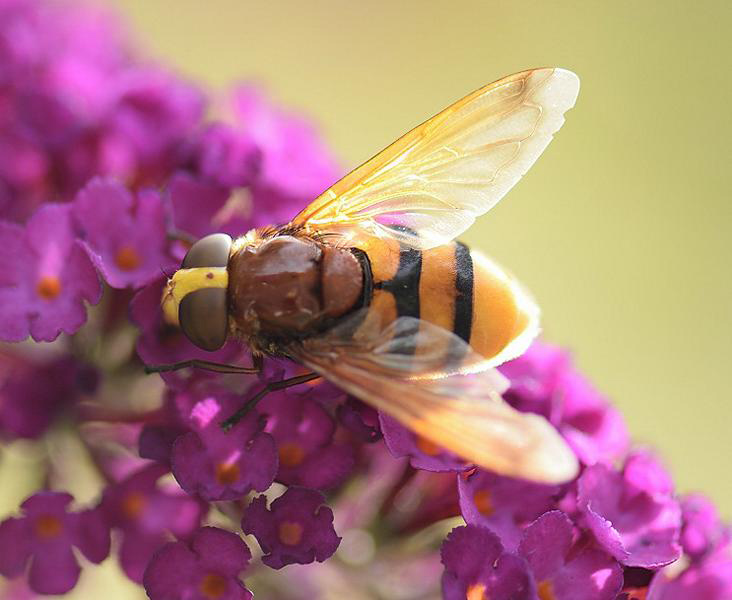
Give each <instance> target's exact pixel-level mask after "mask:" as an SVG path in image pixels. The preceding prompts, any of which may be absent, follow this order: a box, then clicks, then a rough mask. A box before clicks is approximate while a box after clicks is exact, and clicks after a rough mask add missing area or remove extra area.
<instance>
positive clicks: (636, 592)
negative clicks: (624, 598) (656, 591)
mask: <svg viewBox="0 0 732 600" xmlns="http://www.w3.org/2000/svg"><path fill="white" fill-rule="evenodd" d="M647 590H648V588H628V589H625V590H623V592H625V593H626V594H628V600H646V595H647V593H648V591H647Z"/></svg>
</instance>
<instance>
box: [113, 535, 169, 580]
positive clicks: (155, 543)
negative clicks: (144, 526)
mask: <svg viewBox="0 0 732 600" xmlns="http://www.w3.org/2000/svg"><path fill="white" fill-rule="evenodd" d="M165 540H166V536H164V535H163V534H161V533H159V534H154V533H153V534H145V533H137V532H134V533H127V534H126V535H125V537H124V539H123V541H122V546H121V547H120V549H119V563H120V565H121V566H122V570H123V571H124V572H125V575H127V577H129V578H130V579H132V581H135V582H137V583H142V578H143V575H144V573H145V569H146V568H147V565H148V563H149V562H150V559H151V558H152V557H153V555H154V554H155V552H157V551H158V550H159V549H160V547H161V546H162V545H163V544H165Z"/></svg>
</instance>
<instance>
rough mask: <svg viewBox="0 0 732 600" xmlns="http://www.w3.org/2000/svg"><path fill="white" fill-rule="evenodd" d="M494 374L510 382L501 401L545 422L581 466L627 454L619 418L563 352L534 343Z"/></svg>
mask: <svg viewBox="0 0 732 600" xmlns="http://www.w3.org/2000/svg"><path fill="white" fill-rule="evenodd" d="M500 370H501V372H502V373H503V374H504V375H505V376H506V377H508V379H509V380H510V382H511V387H510V389H509V390H508V392H507V393H506V394H505V398H506V400H507V401H508V402H509V403H510V404H511V405H513V406H514V407H515V408H517V409H519V410H523V411H526V412H535V413H537V414H540V415H542V416H544V417H546V418H547V419H548V420H549V422H550V423H552V424H553V425H554V426H556V427H557V429H558V430H559V432H560V433H561V434H562V435H563V436H564V438H565V439H566V440H567V442H568V443H569V445H570V446H571V447H572V449H573V450H574V451H575V453H576V454H577V457H578V458H579V459H580V460H581V461H582V462H583V463H584V464H586V465H591V464H594V463H596V462H598V461H610V460H613V459H615V458H617V457H619V456H621V455H622V454H623V453H624V452H625V451H626V450H627V448H628V432H627V429H626V427H625V424H624V422H623V420H622V417H621V416H620V413H618V412H617V411H616V410H615V409H614V408H612V407H611V406H610V405H609V404H608V403H607V401H606V400H605V399H604V398H603V397H602V396H601V395H600V394H599V393H598V392H597V391H596V390H595V389H594V388H593V387H592V386H591V385H590V383H589V382H588V381H587V380H586V379H585V378H584V377H583V376H582V375H580V374H579V373H578V372H576V371H575V370H574V369H573V368H572V366H571V364H570V361H569V357H568V355H567V353H566V352H564V351H563V350H560V349H558V348H555V347H554V346H550V345H548V344H545V343H543V342H535V343H534V344H533V345H532V346H531V347H530V348H529V349H528V351H527V352H526V353H525V354H524V355H522V356H520V357H519V358H517V359H515V360H512V361H510V362H508V363H506V364H504V365H501V367H500Z"/></svg>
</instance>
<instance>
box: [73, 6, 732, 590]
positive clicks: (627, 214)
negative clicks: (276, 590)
mask: <svg viewBox="0 0 732 600" xmlns="http://www.w3.org/2000/svg"><path fill="white" fill-rule="evenodd" d="M99 1H100V2H102V1H103V0H99ZM104 3H105V4H106V5H110V6H112V7H114V8H117V9H118V10H119V11H120V12H121V13H122V14H123V15H124V16H125V17H126V18H127V19H128V20H129V23H130V28H131V29H132V31H133V32H135V35H136V36H137V38H138V40H139V41H140V42H141V43H142V45H143V46H144V47H145V48H146V49H147V51H148V53H149V54H151V55H153V56H156V57H158V58H159V59H161V60H162V61H164V62H167V63H172V64H174V65H176V66H177V67H178V68H179V69H180V71H181V72H183V73H184V74H187V75H188V76H190V77H191V78H193V79H196V80H199V81H201V82H204V83H206V84H208V85H210V86H211V87H212V88H215V89H225V88H226V87H228V86H229V85H230V84H231V83H233V82H236V81H241V80H252V79H253V80H255V81H258V82H260V83H261V84H263V85H264V86H265V87H266V88H267V89H268V90H269V92H270V93H271V95H272V96H273V97H274V98H275V99H277V100H278V101H280V102H282V103H284V104H286V105H288V106H290V107H291V108H293V109H295V110H297V111H300V112H302V113H304V114H307V115H310V116H311V117H312V118H313V119H314V120H315V121H316V123H317V124H318V126H319V128H320V130H321V131H322V133H323V136H324V137H325V138H326V140H327V141H328V142H329V143H330V145H331V147H332V148H333V149H334V152H335V153H336V155H337V156H339V157H340V159H341V162H342V165H343V167H344V169H348V168H352V167H354V166H356V165H357V164H359V163H360V162H362V161H363V160H365V159H367V158H369V157H370V156H371V155H372V154H374V153H375V152H376V151H378V150H380V149H381V148H382V147H384V146H385V145H387V144H388V143H389V142H391V141H393V140H394V139H395V138H396V137H398V136H399V135H400V134H402V133H404V132H405V131H407V130H408V129H410V128H411V127H413V126H414V125H417V124H418V123H420V122H421V121H423V120H424V119H425V118H427V117H429V116H431V115H432V114H434V113H436V112H437V111H439V110H440V109H442V108H444V107H445V106H447V105H448V104H449V103H451V102H452V101H454V100H456V99H458V98H460V97H461V96H463V95H464V94H466V93H467V92H469V91H472V90H473V89H475V88H477V87H479V86H481V85H483V84H485V83H487V82H490V81H493V80H495V79H498V78H499V77H502V76H504V75H507V74H510V73H513V72H516V71H519V70H523V69H526V68H529V67H537V66H555V65H556V66H562V67H566V68H569V69H572V70H574V71H575V72H577V73H578V74H579V76H580V78H581V80H582V89H581V92H580V97H579V101H578V103H577V106H576V107H575V109H574V110H572V111H571V112H570V113H568V115H567V123H566V124H565V127H564V129H563V130H562V131H561V132H560V133H559V135H558V136H557V138H556V140H555V141H554V143H553V144H552V145H551V146H550V147H549V148H548V150H547V152H546V153H545V155H544V156H543V157H542V158H541V159H540V160H539V162H538V163H537V164H536V165H535V166H534V168H533V169H532V170H531V172H530V173H529V174H528V175H527V176H526V177H525V178H524V179H523V180H522V181H521V182H520V183H519V184H518V185H517V187H516V188H515V189H514V190H513V191H512V192H511V193H510V194H509V196H508V197H507V198H506V199H505V200H504V201H503V202H502V203H501V204H500V205H499V206H498V207H497V208H496V209H494V210H493V211H492V212H491V214H490V215H489V216H486V217H484V218H483V219H481V220H480V221H479V222H478V223H477V224H476V225H475V226H474V227H473V228H472V229H471V230H470V232H469V233H468V234H467V235H465V236H464V239H465V241H467V242H468V243H471V244H473V245H475V246H478V247H480V248H482V249H484V250H485V251H486V252H488V253H490V254H491V255H492V256H494V257H495V258H496V259H498V260H499V261H500V262H501V263H502V264H504V265H506V266H507V267H508V268H509V269H510V270H512V271H513V272H514V273H515V274H516V275H517V276H519V278H520V279H521V280H522V281H523V282H524V283H525V284H526V285H527V286H528V287H529V288H530V289H531V290H532V291H533V293H534V295H535V296H536V297H537V298H538V300H539V303H540V305H541V306H542V307H543V311H544V315H543V326H544V333H545V337H546V339H548V340H550V341H553V342H556V343H560V344H562V345H564V346H566V347H568V348H570V349H571V350H572V351H573V353H574V356H575V358H576V360H577V362H578V363H579V365H580V367H581V368H582V369H583V370H584V371H585V372H586V373H587V374H588V375H589V376H590V377H591V379H592V380H593V381H594V382H595V384H596V385H597V387H598V388H599V389H601V390H602V391H603V392H605V393H606V394H607V395H608V396H609V397H610V398H611V399H612V400H613V402H615V403H616V405H617V406H619V408H620V409H621V410H622V412H623V414H624V415H625V417H626V420H627V423H628V426H629V428H630V430H631V432H632V434H633V435H634V437H635V439H636V440H637V441H638V442H639V443H641V444H648V445H651V446H653V447H655V448H657V449H658V452H659V454H660V455H661V456H662V457H663V458H664V460H665V461H666V464H667V465H668V466H669V467H670V469H671V471H672V472H673V475H674V477H675V479H676V481H677V484H678V488H679V490H680V491H684V492H686V491H692V490H700V491H704V492H706V493H707V494H709V495H710V496H711V497H712V498H713V499H714V500H715V501H716V502H717V504H718V505H719V507H720V510H721V512H722V514H723V515H724V516H725V517H726V518H732V480H731V479H730V477H729V473H730V471H729V460H730V456H731V455H732V432H730V431H729V429H730V426H731V425H732V394H731V393H730V391H729V383H728V379H727V377H728V376H729V375H730V372H732V360H731V359H732V352H731V351H730V347H729V342H730V337H732V274H731V270H730V259H731V258H732V242H731V241H730V237H731V235H730V234H731V233H732V208H731V202H730V192H729V190H730V187H731V184H732V177H730V158H731V156H730V155H731V152H730V140H731V135H732V126H731V124H732V118H730V107H731V106H732V89H731V88H732V85H731V84H730V74H732V59H731V56H732V52H731V50H732V49H731V47H730V41H729V39H730V31H732V3H731V2H729V0H714V1H712V0H708V1H704V2H689V1H664V2H660V1H652V2H651V1H646V2H630V1H615V2H604V1H590V2H586V1H578V0H577V1H569V0H563V1H554V2H541V1H539V0H534V1H526V0H512V1H505V2H489V1H482V2H481V1H475V2H460V3H456V2H428V1H424V0H422V1H417V0H410V1H401V2H393V1H386V0H378V1H373V0H372V1H370V2H361V3H356V2H342V1H341V2H336V1H331V2H325V1H319V0H318V1H313V0H311V1H310V2H288V3H283V2H256V3H255V2H243V1H241V0H209V2H206V3H203V2H201V1H200V0H176V1H175V2H172V1H151V0H106V2H104ZM110 562H111V561H107V564H106V565H105V569H112V570H114V569H116V567H115V566H114V565H110V564H109V563H110ZM86 589H87V592H85V591H84V589H83V588H79V589H77V590H76V591H75V593H74V597H79V598H85V597H90V596H86V595H84V594H85V593H88V589H89V588H86ZM133 590H134V588H133V587H132V586H131V585H130V586H129V587H125V588H116V589H115V592H116V594H115V597H119V598H122V597H124V598H131V597H137V595H138V594H139V591H136V590H134V591H133ZM110 597H111V596H110Z"/></svg>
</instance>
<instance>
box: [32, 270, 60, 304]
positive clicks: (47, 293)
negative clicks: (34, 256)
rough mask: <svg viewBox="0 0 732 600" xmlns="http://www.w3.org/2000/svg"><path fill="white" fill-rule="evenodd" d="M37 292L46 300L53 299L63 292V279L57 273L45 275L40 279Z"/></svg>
mask: <svg viewBox="0 0 732 600" xmlns="http://www.w3.org/2000/svg"><path fill="white" fill-rule="evenodd" d="M36 292H38V295H39V296H40V297H41V298H43V299H44V300H53V299H54V298H56V297H58V295H59V294H60V293H61V280H60V279H59V278H58V277H56V275H44V276H43V277H41V278H40V279H39V280H38V285H36Z"/></svg>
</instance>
